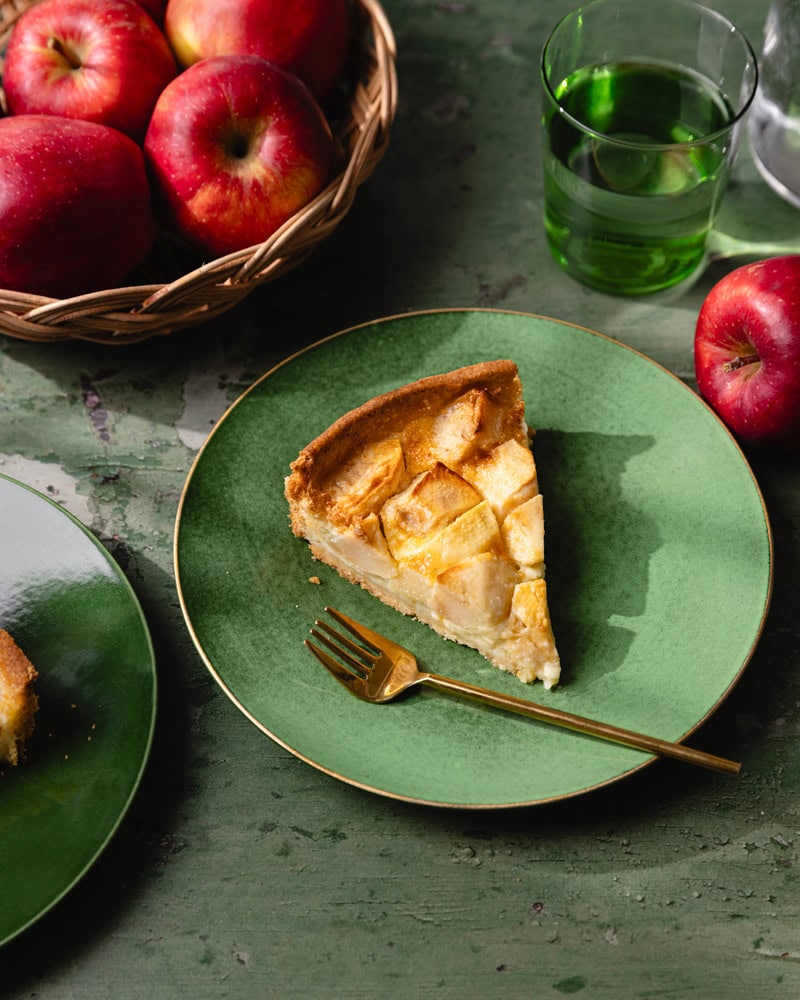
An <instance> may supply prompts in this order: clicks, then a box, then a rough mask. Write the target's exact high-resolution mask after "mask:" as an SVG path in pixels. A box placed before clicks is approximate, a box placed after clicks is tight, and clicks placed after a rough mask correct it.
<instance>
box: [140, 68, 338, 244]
mask: <svg viewBox="0 0 800 1000" xmlns="http://www.w3.org/2000/svg"><path fill="white" fill-rule="evenodd" d="M144 149H145V156H146V158H147V163H148V166H149V168H150V176H151V179H152V183H153V189H154V193H155V194H156V195H157V198H158V201H157V204H158V207H159V210H160V211H161V212H162V213H163V216H164V218H165V219H166V220H167V221H168V223H169V224H170V225H171V227H172V228H173V229H174V231H175V232H176V233H177V234H178V235H180V236H181V237H183V238H184V239H185V240H186V241H187V242H188V243H190V244H192V245H193V246H194V247H195V248H196V249H198V250H200V251H201V252H203V253H207V254H212V255H217V256H218V255H220V254H226V253H231V252H233V251H235V250H241V249H244V248H245V247H249V246H253V245H255V244H257V243H261V242H263V241H264V240H265V239H267V237H268V236H270V235H271V234H272V233H273V232H275V230H276V229H278V228H279V226H281V225H282V224H283V223H284V222H285V221H286V220H287V219H288V218H290V217H291V216H292V215H294V214H295V212H297V211H298V210H299V209H301V208H302V207H303V206H304V205H306V204H307V203H308V202H309V201H310V200H311V199H312V198H313V197H314V196H315V195H316V194H317V193H318V192H319V191H321V190H322V188H323V187H324V185H325V183H326V182H327V180H328V177H329V174H330V171H331V165H332V162H333V139H332V136H331V132H330V128H329V127H328V123H327V122H326V120H325V117H324V116H323V114H322V112H321V111H320V109H319V105H318V104H317V102H316V101H315V100H314V98H313V97H312V96H311V93H310V92H309V90H308V88H307V87H306V86H305V85H304V84H303V83H302V82H301V81H300V80H299V79H298V78H297V77H296V76H295V75H294V74H293V73H286V72H284V71H283V70H281V69H278V67H277V66H273V65H272V64H271V63H268V62H266V60H264V59H261V58H259V57H258V56H217V57H215V58H211V59H204V60H202V61H201V62H199V63H195V65H194V66H190V67H189V69H187V70H185V71H184V72H183V73H181V74H180V76H177V77H176V78H175V79H174V80H173V81H172V83H170V84H169V85H168V86H167V87H166V89H165V90H164V92H163V93H162V94H161V97H159V99H158V103H157V104H156V107H155V110H154V111H153V116H152V118H151V120H150V127H149V128H148V130H147V136H146V137H145V143H144Z"/></svg>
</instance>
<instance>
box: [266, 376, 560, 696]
mask: <svg viewBox="0 0 800 1000" xmlns="http://www.w3.org/2000/svg"><path fill="white" fill-rule="evenodd" d="M291 469H292V471H291V474H290V475H289V476H288V477H287V479H286V487H285V488H286V497H287V500H288V501H289V512H290V518H291V526H292V531H293V532H294V534H295V535H297V536H298V537H302V538H305V539H306V540H307V541H308V543H309V545H310V548H311V554H312V555H313V556H314V558H315V559H319V560H321V561H322V562H325V563H328V564H329V565H330V566H332V567H333V568H334V569H336V570H337V571H338V572H339V574H340V575H341V576H343V577H344V578H345V579H347V580H350V581H352V582H354V583H358V584H360V585H361V586H362V587H364V588H365V589H366V590H368V591H370V593H372V594H374V595H375V596H376V597H378V598H380V600H382V601H383V602H385V603H386V604H388V605H390V606H391V607H393V608H396V609H397V610H398V611H401V612H403V613H404V614H408V615H413V616H415V617H416V618H418V619H420V620H421V621H423V622H425V623H426V624H427V625H429V626H430V627H431V628H433V629H435V630H436V631H437V632H439V633H440V634H441V635H443V636H445V637H446V638H448V639H453V640H455V641H457V642H460V643H463V644H464V645H467V646H471V647H473V648H474V649H477V650H478V651H479V652H480V653H481V654H482V655H483V656H485V657H486V659H488V660H489V661H490V662H491V663H493V664H494V665H495V666H497V667H499V668H500V669H502V670H506V671H509V672H510V673H513V674H515V675H516V676H517V677H519V678H520V680H522V681H525V682H529V681H533V680H536V679H540V680H541V681H542V682H543V683H544V686H545V687H547V688H549V687H552V686H553V685H554V684H556V683H557V682H558V679H559V674H560V662H559V657H558V652H557V650H556V645H555V641H554V638H553V632H552V628H551V624H550V613H549V608H548V600H547V586H546V583H545V564H544V514H543V507H542V496H541V493H540V492H539V485H538V478H537V472H536V464H535V461H534V457H533V453H532V451H531V447H530V434H529V429H528V426H527V424H526V422H525V404H524V400H523V398H522V385H521V383H520V379H519V375H518V371H517V367H516V365H515V364H514V363H513V362H512V361H508V360H499V361H488V362H483V363H480V364H475V365H470V366H468V367H465V368H459V369H457V370H455V371H451V372H446V373H444V374H439V375H432V376H428V377H426V378H422V379H420V380H419V381H416V382H412V383H409V384H407V385H403V386H400V387H399V388H397V389H394V390H392V391H391V392H388V393H385V394H383V395H381V396H376V397H375V398H373V399H370V400H368V401H367V402H365V403H364V404H362V405H361V406H359V407H357V408H356V409H354V410H351V411H350V412H349V413H346V414H344V415H343V416H342V417H340V418H339V419H338V420H336V421H335V422H334V423H333V424H332V425H331V426H330V427H329V428H328V429H327V430H325V431H324V432H323V433H322V434H320V435H319V437H317V438H316V439H315V440H314V441H312V442H311V443H310V444H308V445H307V446H306V447H305V448H304V449H303V450H302V451H301V452H300V455H299V456H298V457H297V459H296V460H295V461H294V462H293V463H292V465H291Z"/></svg>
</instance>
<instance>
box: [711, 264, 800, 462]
mask: <svg viewBox="0 0 800 1000" xmlns="http://www.w3.org/2000/svg"><path fill="white" fill-rule="evenodd" d="M694 366H695V376H696V379H697V386H698V389H699V390H700V393H701V394H702V395H703V396H704V397H705V399H706V400H707V401H708V403H710V404H711V406H712V407H713V408H714V409H715V410H716V412H717V414H718V415H719V416H720V417H721V418H722V420H723V421H724V422H725V423H726V424H727V425H728V427H729V428H730V429H731V430H732V431H733V433H734V434H735V435H736V436H737V437H739V438H740V439H741V440H742V441H743V442H745V443H749V444H761V445H775V446H796V445H800V255H794V254H793V255H788V256H785V257H771V258H769V259H767V260H762V261H758V262H756V263H753V264H745V265H743V266H742V267H739V268H737V269H736V270H734V271H731V272H730V273H729V274H727V275H726V276H725V277H724V278H722V279H721V280H720V281H718V282H717V284H716V285H714V287H713V288H712V289H711V291H710V292H709V294H708V296H707V297H706V300H705V302H704V303H703V306H702V308H701V310H700V314H699V316H698V319H697V326H696V329H695V340H694Z"/></svg>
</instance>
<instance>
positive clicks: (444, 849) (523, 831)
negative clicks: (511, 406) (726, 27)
mask: <svg viewBox="0 0 800 1000" xmlns="http://www.w3.org/2000/svg"><path fill="white" fill-rule="evenodd" d="M569 6H570V4H568V3H566V2H565V0H557V2H555V3H551V4H532V3H530V2H526V0H493V2H492V3H489V2H488V0H475V2H472V3H469V2H468V3H456V2H452V3H451V2H444V0H387V3H386V9H387V12H388V14H389V16H390V18H391V20H392V23H393V26H394V29H395V32H396V36H397V42H398V47H399V61H398V70H399V79H400V94H401V96H400V105H399V111H398V115H397V120H396V124H395V128H394V131H393V138H392V144H391V146H390V149H389V152H388V154H387V156H386V158H385V160H384V161H383V163H382V164H381V165H380V167H379V169H378V170H377V172H376V173H375V174H374V175H373V177H372V178H371V179H370V180H369V182H368V183H367V184H366V185H365V186H364V187H363V188H362V189H361V190H360V191H359V194H358V197H357V200H356V203H355V205H354V207H353V209H352V211H351V213H350V214H349V215H348V217H347V219H346V220H345V222H344V223H343V224H342V226H341V227H340V228H339V229H338V230H337V232H336V233H335V234H334V235H333V237H332V238H331V239H330V240H329V241H327V242H326V243H325V244H324V245H323V246H321V247H320V248H318V250H317V251H315V253H314V254H313V256H312V257H311V258H310V259H309V260H308V261H307V262H306V263H304V264H303V266H302V267H300V268H299V269H297V270H296V271H294V272H292V273H291V274H290V275H288V276H286V277H285V278H283V279H281V281H280V282H278V283H276V284H274V285H272V286H267V287H265V288H264V289H262V290H261V291H260V292H259V293H257V294H255V295H253V296H252V297H251V298H250V299H249V300H248V301H246V302H245V303H244V304H243V305H241V306H240V307H238V308H237V309H236V311H234V312H231V313H230V314H228V315H227V316H225V317H222V318H221V319H219V320H217V321H216V322H214V323H212V324H210V325H207V326H201V327H198V328H197V329H193V330H190V331H186V332H184V333H181V334H178V335H174V336H171V337H168V338H162V339H157V340H154V341H152V342H147V343H142V344H139V345H136V346H129V347H126V348H122V349H116V350H111V349H107V348H103V347H99V346H93V345H87V344H79V343H74V344H64V345H56V346H49V347H44V346H38V345H32V344H26V343H23V342H21V341H16V340H13V339H10V338H0V473H3V474H5V475H6V476H10V477H12V478H15V479H17V480H20V481H22V482H24V483H26V484H29V485H30V486H32V487H34V488H36V489H38V490H40V491H41V492H43V493H45V494H46V495H48V496H49V497H50V498H52V499H53V500H55V501H56V502H57V503H58V504H60V505H62V506H63V507H64V508H66V510H68V511H69V512H70V513H71V514H72V515H74V516H75V517H76V518H77V519H79V520H80V521H81V522H82V523H83V524H84V525H86V527H87V528H88V529H89V530H90V531H91V533H92V534H93V535H94V536H96V538H97V539H99V540H100V541H101V543H102V544H103V545H104V546H105V548H106V549H107V550H108V552H109V553H111V555H112V556H113V558H114V559H115V560H116V561H117V563H118V564H119V566H120V567H121V569H122V571H123V573H124V575H125V577H126V578H127V580H128V581H130V584H131V585H132V587H133V590H134V591H135V593H136V595H137V597H138V599H139V601H140V602H141V606H142V608H143V610H144V613H145V615H146V619H147V622H148V625H149V628H150V632H151V635H152V640H153V644H154V647H155V654H156V658H157V671H158V684H159V704H158V715H157V724H156V731H155V739H154V745H153V752H152V755H151V758H150V761H149V765H148V767H147V770H146V772H145V775H144V779H143V781H142V784H141V786H140V788H139V791H138V794H137V795H136V797H135V799H134V801H133V804H132V807H131V809H130V811H129V812H128V814H127V816H126V817H125V819H124V821H123V822H122V824H121V826H120V828H119V830H118V831H117V833H116V836H115V837H114V838H113V840H112V841H111V843H110V845H109V846H108V848H107V849H106V850H105V851H104V852H103V853H102V855H101V856H100V858H99V860H98V861H97V863H96V864H95V865H94V866H93V867H92V868H91V869H90V871H89V872H88V874H87V875H86V876H85V877H84V878H83V879H82V880H81V881H80V882H79V883H78V885H77V886H76V887H75V888H74V889H73V890H72V891H71V892H69V893H68V894H67V895H66V897H65V898H64V899H63V900H61V901H60V902H59V903H58V904H57V905H55V906H54V907H53V908H52V909H51V910H50V911H49V912H48V913H47V914H46V915H44V916H43V917H42V918H41V919H40V920H38V921H37V922H36V923H34V924H33V926H31V927H29V928H28V929H27V930H25V931H24V932H22V933H20V934H19V935H17V936H16V937H15V938H14V939H13V940H11V941H10V942H9V943H8V944H6V945H5V946H4V947H3V948H2V949H0V984H2V985H0V994H2V995H3V996H4V997H14V998H23V997H46V998H48V1000H67V998H81V1000H83V998H88V997H102V998H106V997H112V996H116V997H125V998H148V1000H151V998H161V997H164V998H182V997H186V998H187V1000H188V998H192V1000H200V998H206V997H208V998H216V997H236V998H250V997H253V998H263V997H270V998H272V997H274V998H281V1000H283V998H287V1000H288V998H316V997H348V998H349V997H353V998H356V997H363V998H380V997H389V996H392V997H397V996H399V997H414V998H416V997H437V998H438V997H441V998H444V997H448V998H455V1000H460V998H483V997H510V998H517V997H519V998H522V997H537V998H539V997H541V998H546V997H563V996H581V997H586V998H587V1000H589V998H591V1000H628V998H653V997H675V998H680V1000H683V998H696V1000H716V998H720V1000H721V998H726V1000H732V998H748V1000H753V998H755V1000H760V998H766V997H769V998H783V997H786V998H795V997H797V996H798V995H800V880H799V879H798V871H800V867H798V865H799V864H800V857H799V851H798V848H799V846H800V771H799V770H798V766H797V758H796V749H795V747H796V743H797V740H798V735H799V734H800V625H799V624H798V617H797V596H796V595H797V589H796V581H797V578H798V573H799V572H800V472H798V467H797V462H796V460H795V459H794V458H793V457H791V456H783V457H780V456H775V455H769V454H765V453H759V452H755V451H751V452H748V458H749V460H750V462H751V463H752V467H753V470H754V473H755V475H756V477H757V480H758V483H759V485H760V487H761V490H762V491H763V494H764V498H765V501H766V505H767V509H768V511H769V514H770V518H771V521H772V527H773V532H774V539H775V548H776V563H775V581H774V582H775V589H774V598H773V603H772V608H771V611H770V614H769V617H768V619H767V622H766V627H765V629H764V633H763V636H762V639H761V642H760V644H759V646H758V649H757V651H756V653H755V656H754V657H753V659H752V662H751V664H750V666H749V668H748V669H747V671H746V672H745V674H744V676H743V679H742V680H741V682H740V683H739V685H738V686H737V687H736V689H735V690H734V692H733V694H732V695H731V696H730V698H729V699H728V700H727V701H726V702H725V704H724V705H723V706H722V707H721V709H720V710H719V711H718V712H717V713H716V714H715V715H714V716H713V718H712V719H711V720H710V721H709V722H707V723H706V724H705V725H704V726H703V727H702V728H701V730H700V731H699V732H698V733H697V734H695V737H694V738H693V741H694V743H695V744H696V745H698V746H701V747H703V748H705V749H709V750H712V751H713V752H716V753H720V754H723V755H727V756H731V757H735V758H737V759H740V760H742V761H743V764H744V767H743V771H742V774H741V775H740V776H739V777H738V778H730V777H724V776H718V775H715V774H712V773H711V772H706V771H700V770H698V769H693V768H689V767H687V766H684V765H680V764H677V763H675V764H673V763H666V762H656V763H655V764H653V765H652V766H650V767H648V768H646V769H644V770H643V771H641V772H639V773H637V774H635V775H634V776H632V777H631V778H629V779H627V780H625V781H622V782H620V783H617V784H614V785H612V786H610V787H608V788H606V789H603V790H598V791H595V792H593V793H591V794H589V795H586V796H580V797H577V798H572V799H568V800H566V801H562V802H556V803H552V804H548V805H537V806H532V807H526V808H522V809H516V810H513V809H512V810H495V811H492V810H488V811H483V810H479V811H474V810H471V811H466V810H443V809H433V808H429V807H425V806H422V805H418V804H410V803H406V802H402V801H397V800H394V799H390V798H385V797H382V796H377V795H374V794H370V793H367V792H364V791H360V790H359V789H357V788H354V787H351V786H350V785H347V784H344V783H342V782H339V781H337V780H335V779H333V778H331V777H329V776H327V775H326V774H323V773H321V772H320V771H318V770H316V769H314V768H312V767H309V766H308V765H307V764H305V763H303V762H302V761H300V760H298V759H297V758H296V757H295V756H293V755H292V754H291V753H289V752H288V751H287V750H285V749H283V748H282V747H281V746H280V745H278V744H277V743H275V742H273V741H272V740H270V739H269V738H267V737H266V736H265V735H264V734H263V733H262V732H260V731H259V729H257V728H256V727H255V726H254V725H252V724H251V723H250V721H248V719H247V718H245V717H244V715H242V714H241V713H240V712H239V711H238V710H237V708H236V707H235V705H234V704H232V702H231V701H230V700H229V699H228V698H227V697H226V696H225V694H224V693H222V692H221V691H220V689H219V688H218V686H217V685H216V683H215V682H214V680H213V679H212V677H211V676H210V674H209V672H208V671H207V669H206V668H205V666H204V664H203V662H202V660H201V658H200V656H199V655H198V653H197V652H196V650H195V647H194V645H193V643H192V641H191V639H190V636H189V633H188V630H187V628H186V626H185V623H184V620H183V617H182V614H181V610H180V606H179V601H178V596H177V589H176V581H175V574H174V570H173V563H172V537H173V526H174V523H175V517H176V511H177V507H178V502H179V498H180V495H181V491H182V488H183V485H184V482H185V480H186V477H187V474H188V472H189V469H190V467H191V465H192V462H193V460H194V457H195V455H196V454H197V452H198V449H199V448H200V446H201V445H202V443H203V441H204V440H205V439H206V437H207V435H208V433H209V431H210V429H211V428H212V426H213V425H214V423H215V422H216V421H217V419H218V418H219V417H220V416H221V415H222V414H223V412H224V411H225V409H226V407H227V406H228V405H229V404H230V403H231V402H232V401H233V400H234V399H236V398H237V397H238V396H239V395H240V393H241V392H242V391H243V390H244V389H246V388H247V387H248V386H249V385H251V384H252V383H253V382H254V380H255V379H257V378H258V377H259V376H260V375H261V374H262V373H264V372H266V371H267V370H268V369H270V368H271V367H272V366H273V365H274V364H275V363H276V362H278V361H280V360H282V359H283V358H284V357H286V356H287V355H289V354H291V353H292V352H294V351H296V350H297V349H298V348H300V347H302V346H304V345H307V344H309V343H312V342H314V341H316V340H319V339H320V338H322V337H325V336H327V335H329V334H332V333H334V332H336V331H338V330H342V329H345V328H348V327H350V326H352V325H354V324H359V323H362V322H366V321H370V320H373V319H376V318H378V317H381V316H388V315H394V314H400V313H405V312H408V311H413V310H421V309H432V308H441V307H461V306H469V307H475V306H480V307H490V308H500V309H509V310H519V311H524V312H531V313H537V314H541V315H545V316H551V317H555V318H558V319H561V320H566V321H568V322H571V323H575V324H579V325H581V326H585V327H589V328H591V329H594V330H596V331H599V332H601V333H604V334H607V335H609V336H611V337H614V338H617V339H619V340H621V341H622V342H623V343H625V344H628V345H631V346H633V347H635V348H636V349H638V350H640V351H642V352H644V353H645V354H647V355H649V356H650V357H651V358H653V359H654V360H656V361H657V362H659V363H660V364H662V365H664V366H665V367H666V368H668V369H670V370H671V371H672V372H674V373H675V374H677V375H678V376H679V377H680V378H681V379H683V380H685V381H686V382H687V383H689V385H690V386H691V384H692V379H693V371H692V336H693V330H694V321H695V318H696V315H697V311H698V309H699V306H700V303H701V302H702V300H703V298H704V296H705V294H706V293H707V292H708V290H709V289H710V287H711V285H712V284H713V283H714V281H715V280H717V279H718V278H719V277H721V276H722V275H723V274H724V273H725V271H726V270H727V269H729V268H730V267H731V266H732V264H731V263H730V262H729V263H718V264H715V265H714V266H713V267H712V268H710V269H709V270H708V272H707V273H706V274H705V275H703V277H702V278H701V279H700V280H699V281H698V282H697V284H695V286H694V287H693V288H692V289H690V290H689V291H685V292H683V293H682V294H681V295H679V296H673V297H670V298H667V299H664V300H661V301H654V300H647V299H643V300H635V301H628V300H624V299H617V298H611V297H608V296H604V295H601V294H599V293H594V292H592V291H589V290H588V289H586V288H584V287H582V286H580V285H577V284H576V283H574V282H573V281H572V280H571V279H570V278H568V277H566V276H565V275H563V274H562V273H561V272H560V271H559V270H558V269H557V267H556V265H555V264H554V263H553V262H552V260H551V259H550V258H549V255H548V253H547V251H546V248H545V245H544V240H543V235H542V228H541V221H540V214H541V171H540V167H539V137H538V122H537V109H538V91H537V60H538V55H539V52H540V49H541V46H542V43H543V41H544V38H545V35H546V32H547V29H548V28H549V26H550V25H551V23H552V22H553V21H554V20H555V19H556V17H557V16H558V15H559V14H561V13H563V12H565V11H566V10H567V9H568V7H569ZM719 6H720V7H721V9H724V10H725V11H726V12H727V13H729V14H731V15H732V17H733V19H734V20H736V21H737V22H738V23H739V24H740V26H741V27H742V28H743V29H744V30H745V31H746V32H747V33H748V34H749V35H750V37H751V39H752V40H753V41H754V43H755V44H758V43H759V40H760V35H761V27H762V24H763V20H764V16H765V13H766V3H765V2H763V0H759V2H758V3H756V4H752V3H750V2H749V0H728V2H726V3H725V4H724V5H723V4H719ZM721 228H722V229H723V230H724V231H725V232H726V233H727V234H728V235H731V236H734V237H737V238H747V239H751V240H756V241H778V242H782V241H783V242H785V241H791V240H795V241H796V240H797V238H798V233H800V216H798V214H797V212H796V211H795V210H793V209H791V208H789V207H788V206H787V205H785V204H784V203H783V202H781V201H779V200H778V199H777V198H776V197H775V196H773V195H772V194H771V192H770V191H769V190H768V189H767V188H766V186H765V185H764V184H763V182H762V181H761V180H760V179H759V178H758V176H757V174H756V171H755V169H754V167H753V165H752V163H751V161H750V159H749V155H748V153H747V151H746V150H745V151H744V153H743V155H742V157H741V158H740V161H739V164H738V167H737V171H736V177H735V182H734V184H733V185H732V187H731V189H730V191H729V194H728V197H727V200H726V202H725V206H724V210H723V214H722V219H721ZM731 544H732V545H735V544H736V540H735V539H731ZM735 611H736V609H735V608H731V614H735ZM0 795H2V787H0ZM3 905H4V899H3V886H0V907H2V906H3Z"/></svg>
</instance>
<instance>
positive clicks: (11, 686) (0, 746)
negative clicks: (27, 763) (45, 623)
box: [0, 628, 39, 767]
mask: <svg viewBox="0 0 800 1000" xmlns="http://www.w3.org/2000/svg"><path fill="white" fill-rule="evenodd" d="M37 676H38V674H37V672H36V668H35V667H34V666H33V664H32V663H31V661H30V660H29V659H28V658H27V656H26V655H25V654H24V653H23V652H22V650H21V649H20V648H19V646H18V645H17V644H16V642H15V641H14V639H13V638H12V637H11V635H9V633H8V632H6V630H5V629H2V628H0V767H2V765H3V764H11V765H12V766H13V765H16V764H18V763H20V761H21V760H22V759H23V755H24V750H25V741H26V740H27V739H28V738H29V737H30V735H31V734H32V733H33V726H34V717H35V715H36V710H37V709H38V707H39V700H38V698H37V696H36V693H35V691H34V688H33V683H34V681H35V680H36V677H37Z"/></svg>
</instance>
